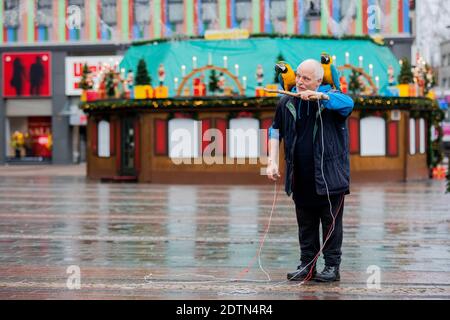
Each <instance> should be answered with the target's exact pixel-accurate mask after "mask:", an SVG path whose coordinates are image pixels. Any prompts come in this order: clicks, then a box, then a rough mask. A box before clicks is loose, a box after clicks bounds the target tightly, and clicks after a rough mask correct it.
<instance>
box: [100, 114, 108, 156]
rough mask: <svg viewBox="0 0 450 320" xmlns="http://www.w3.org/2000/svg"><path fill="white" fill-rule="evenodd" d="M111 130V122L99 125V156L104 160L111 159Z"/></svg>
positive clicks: (103, 121) (102, 121)
mask: <svg viewBox="0 0 450 320" xmlns="http://www.w3.org/2000/svg"><path fill="white" fill-rule="evenodd" d="M110 133H111V132H110V128H109V122H108V121H106V120H101V121H100V122H99V123H98V156H99V157H102V158H108V157H110Z"/></svg>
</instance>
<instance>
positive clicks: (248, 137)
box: [227, 118, 259, 158]
mask: <svg viewBox="0 0 450 320" xmlns="http://www.w3.org/2000/svg"><path fill="white" fill-rule="evenodd" d="M227 138H228V141H229V142H228V146H229V149H228V154H229V156H230V157H231V158H257V157H258V155H259V150H258V149H259V148H258V145H259V121H258V120H257V119H254V118H239V119H231V120H230V129H229V131H228V137H227Z"/></svg>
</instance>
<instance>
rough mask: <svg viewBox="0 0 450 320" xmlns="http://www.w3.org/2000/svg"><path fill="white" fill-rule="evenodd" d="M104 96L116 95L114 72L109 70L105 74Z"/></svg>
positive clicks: (111, 96)
mask: <svg viewBox="0 0 450 320" xmlns="http://www.w3.org/2000/svg"><path fill="white" fill-rule="evenodd" d="M106 96H107V97H108V98H114V97H115V96H116V85H115V83H114V72H113V71H112V70H110V71H109V72H108V73H107V74H106Z"/></svg>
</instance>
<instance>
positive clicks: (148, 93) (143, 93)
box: [134, 59, 153, 99]
mask: <svg viewBox="0 0 450 320" xmlns="http://www.w3.org/2000/svg"><path fill="white" fill-rule="evenodd" d="M151 81H152V79H151V77H150V75H149V74H148V71H147V65H146V63H145V61H144V59H141V60H139V63H138V67H137V73H136V80H135V84H136V85H135V86H134V98H135V99H149V98H153V88H152V87H151Z"/></svg>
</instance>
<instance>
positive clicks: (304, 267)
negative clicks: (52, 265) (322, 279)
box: [287, 263, 317, 281]
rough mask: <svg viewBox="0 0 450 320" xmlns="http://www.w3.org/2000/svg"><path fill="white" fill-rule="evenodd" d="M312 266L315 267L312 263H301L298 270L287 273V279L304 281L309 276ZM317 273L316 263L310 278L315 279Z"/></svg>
mask: <svg viewBox="0 0 450 320" xmlns="http://www.w3.org/2000/svg"><path fill="white" fill-rule="evenodd" d="M312 267H313V266H312V263H311V264H310V265H308V264H307V263H304V264H303V263H302V264H301V265H299V266H298V267H297V271H294V272H289V273H288V274H287V279H288V280H290V281H303V280H305V279H306V277H307V276H308V274H309V272H310V271H311V268H312ZM316 274H317V270H316V265H315V264H314V269H313V270H312V272H311V276H310V278H309V279H308V280H311V279H313V278H314V277H315V276H316Z"/></svg>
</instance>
